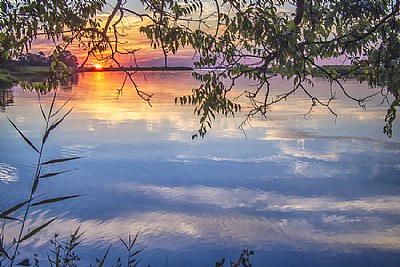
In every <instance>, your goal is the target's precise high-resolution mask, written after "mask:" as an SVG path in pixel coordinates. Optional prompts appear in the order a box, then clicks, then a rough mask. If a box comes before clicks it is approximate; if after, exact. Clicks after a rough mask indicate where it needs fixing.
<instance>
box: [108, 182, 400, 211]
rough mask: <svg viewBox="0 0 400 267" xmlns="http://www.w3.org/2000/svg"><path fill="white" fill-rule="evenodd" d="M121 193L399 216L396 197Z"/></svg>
mask: <svg viewBox="0 0 400 267" xmlns="http://www.w3.org/2000/svg"><path fill="white" fill-rule="evenodd" d="M115 186H116V187H117V188H118V189H117V190H118V191H120V192H125V193H135V192H136V193H139V194H141V195H144V196H149V197H152V198H158V199H162V200H166V201H171V202H179V203H194V204H205V205H213V206H216V207H219V208H222V209H234V208H249V209H254V210H257V211H281V212H298V211H301V212H304V211H307V212H354V211H364V212H384V213H389V214H399V213H400V197H399V196H374V197H362V198H358V199H352V200H342V199H339V198H335V197H301V196H287V195H282V194H279V193H274V192H265V191H262V190H251V189H246V188H241V187H239V188H221V187H219V188H218V187H206V186H192V187H167V186H156V185H143V184H135V183H121V184H118V185H115Z"/></svg>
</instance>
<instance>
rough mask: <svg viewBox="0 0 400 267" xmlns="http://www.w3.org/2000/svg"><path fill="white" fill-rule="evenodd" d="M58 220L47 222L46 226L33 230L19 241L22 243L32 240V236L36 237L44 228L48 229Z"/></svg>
mask: <svg viewBox="0 0 400 267" xmlns="http://www.w3.org/2000/svg"><path fill="white" fill-rule="evenodd" d="M57 218H58V217H56V218H53V219H51V220H50V221H48V222H46V223H45V224H42V225H41V226H39V227H37V228H35V229H33V230H32V231H30V232H29V233H28V234H26V235H25V236H24V237H23V238H21V239H20V240H19V243H22V242H23V241H25V240H27V239H29V238H31V237H32V236H34V235H36V234H37V233H39V232H40V231H41V230H42V229H43V228H45V227H47V226H48V225H49V224H50V223H52V222H54V221H55V220H56V219H57Z"/></svg>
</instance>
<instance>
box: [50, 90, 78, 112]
mask: <svg viewBox="0 0 400 267" xmlns="http://www.w3.org/2000/svg"><path fill="white" fill-rule="evenodd" d="M75 95H76V93H75V94H74V95H73V96H71V97H70V98H68V100H67V101H65V102H64V104H63V105H62V106H61V107H60V108H59V109H58V110H57V111H56V112H54V113H53V114H52V115H51V117H54V116H56V115H57V114H58V113H59V112H60V111H61V110H62V109H63V108H64V107H65V105H67V104H68V102H69V101H71V99H72V98H74V97H75Z"/></svg>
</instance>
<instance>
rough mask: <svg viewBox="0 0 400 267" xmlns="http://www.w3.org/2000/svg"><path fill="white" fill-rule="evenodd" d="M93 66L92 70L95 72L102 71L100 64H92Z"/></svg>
mask: <svg viewBox="0 0 400 267" xmlns="http://www.w3.org/2000/svg"><path fill="white" fill-rule="evenodd" d="M93 66H94V68H95V69H96V70H102V69H103V66H102V65H101V64H99V63H96V64H94V65H93Z"/></svg>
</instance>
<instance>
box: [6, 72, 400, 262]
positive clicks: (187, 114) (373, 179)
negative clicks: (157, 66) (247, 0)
mask: <svg viewBox="0 0 400 267" xmlns="http://www.w3.org/2000/svg"><path fill="white" fill-rule="evenodd" d="M122 81H123V75H122V74H121V73H118V72H112V73H111V72H109V73H102V72H95V73H83V74H80V76H79V79H78V84H77V85H73V86H72V87H69V88H64V89H63V90H61V91H59V95H58V98H57V99H58V100H57V106H61V105H62V104H63V103H64V101H65V100H67V99H68V98H70V97H71V96H73V98H72V100H71V101H70V102H69V103H68V104H67V107H68V108H69V107H74V109H73V112H72V113H71V114H70V115H69V116H68V118H67V119H66V120H65V122H63V123H62V125H61V126H60V127H58V128H57V129H56V130H55V131H54V134H53V135H52V136H51V137H50V139H49V141H48V144H47V146H46V149H45V160H46V159H52V158H59V157H74V156H85V157H84V158H82V159H80V160H78V161H74V162H69V163H64V164H59V165H57V166H56V165H53V166H51V167H48V169H46V170H47V171H49V172H54V171H61V170H65V169H76V170H75V171H73V172H69V173H66V174H63V175H60V176H57V177H54V178H51V179H47V180H45V181H43V182H42V183H41V184H40V188H39V191H40V192H39V193H45V194H46V197H56V196H60V195H73V194H83V195H84V196H82V197H80V198H79V199H73V200H68V201H64V202H61V203H58V204H55V205H49V206H48V207H45V206H41V207H40V209H39V208H36V209H33V211H34V216H33V219H32V220H31V221H30V222H31V223H33V224H34V225H39V224H40V223H44V222H45V221H47V220H49V219H50V218H53V217H54V216H57V215H60V218H59V219H58V220H57V222H56V223H53V224H51V225H50V226H49V228H47V231H44V232H42V234H41V235H39V236H37V237H36V238H34V239H32V240H31V242H30V243H29V245H28V247H27V248H26V249H25V250H23V252H22V253H23V255H22V256H21V257H23V256H26V257H32V255H33V252H39V257H40V259H42V260H44V259H45V258H46V254H45V249H49V248H50V243H49V239H50V238H51V237H52V235H53V234H54V233H60V235H61V236H68V234H69V233H70V232H71V231H73V230H75V229H76V228H77V227H78V226H80V227H81V229H82V230H83V231H85V234H84V237H83V242H82V244H81V245H80V248H79V249H78V250H77V253H78V254H79V255H81V256H82V262H83V264H82V266H88V264H89V263H94V262H95V258H96V257H100V256H101V254H104V252H105V250H106V249H107V247H108V246H109V245H110V243H111V244H112V248H111V251H110V253H111V255H110V257H109V260H108V262H107V266H111V265H114V266H115V263H116V260H115V259H116V258H117V256H121V257H125V252H124V251H123V248H122V244H121V242H119V241H118V240H119V236H120V237H122V238H124V237H127V236H128V234H129V233H131V234H136V232H137V231H138V230H139V229H140V235H139V239H138V242H137V246H136V248H137V249H140V248H145V249H144V251H143V252H141V253H140V254H139V256H138V258H140V259H142V266H147V264H151V266H215V262H216V261H218V260H220V259H221V258H223V257H226V258H227V259H236V258H237V257H238V256H239V255H240V251H241V250H242V249H247V248H248V249H252V250H254V251H255V255H254V256H253V257H252V261H253V263H254V264H255V266H398V264H399V262H400V175H399V174H400V159H399V154H400V138H399V137H400V127H399V126H398V124H397V125H396V126H395V129H394V137H393V138H392V139H390V140H389V139H387V138H386V137H385V136H384V135H383V134H382V128H383V124H384V121H383V118H384V115H385V112H386V111H385V110H386V107H385V106H378V104H379V103H380V102H381V99H380V98H379V97H378V98H376V99H373V100H372V101H371V102H369V103H368V106H367V110H362V109H360V108H359V107H358V105H357V104H356V103H353V102H351V101H347V100H346V98H345V97H344V96H343V95H341V93H340V90H339V89H338V88H335V87H334V88H333V90H335V91H337V98H338V101H336V102H334V103H333V104H332V107H333V108H334V110H335V111H336V112H337V113H338V114H339V117H338V118H337V120H336V122H335V118H334V117H333V116H332V115H331V114H330V113H329V112H328V111H327V110H326V109H323V108H316V109H315V110H314V112H313V113H312V115H311V116H308V117H306V118H305V117H304V116H303V114H304V113H306V112H307V111H308V109H309V107H310V104H311V102H310V100H308V99H307V98H306V96H305V95H303V94H301V93H300V92H299V93H298V94H296V95H294V96H293V97H291V98H289V99H288V101H285V102H282V103H281V104H279V105H276V106H275V107H274V108H273V111H272V112H271V113H270V114H269V116H268V117H267V118H266V119H261V118H253V119H252V120H251V126H247V127H246V128H245V130H246V136H247V138H245V136H244V134H243V132H242V131H241V130H239V129H238V126H239V124H240V123H241V122H242V121H243V119H244V117H245V113H243V114H239V116H236V117H235V118H234V119H232V118H228V119H225V118H218V119H217V120H216V121H215V123H214V128H213V130H212V131H210V132H209V133H208V134H207V136H206V138H205V139H199V140H193V141H192V140H191V135H192V134H194V133H196V131H197V129H198V126H199V124H198V121H199V118H198V117H196V116H194V115H193V107H182V106H175V105H174V98H175V96H180V95H185V94H189V93H190V92H191V89H192V88H193V87H195V86H196V83H195V82H194V81H193V80H192V78H191V73H190V72H148V73H146V79H144V77H143V75H142V74H141V75H138V76H137V77H136V81H137V83H138V84H139V85H140V88H141V89H142V90H143V91H146V92H148V93H152V94H154V97H153V100H152V105H153V107H150V106H149V105H147V104H146V103H145V102H144V101H142V100H140V99H139V98H138V97H137V95H136V93H135V92H134V90H133V88H131V87H127V88H125V89H124V92H123V96H122V97H120V98H119V99H118V100H117V99H116V89H117V88H119V87H120V85H121V83H122ZM249 86H252V85H251V84H250V85H249V84H246V83H245V82H242V83H239V85H238V89H237V91H235V92H233V93H234V94H236V93H237V94H238V95H239V93H240V92H241V90H244V89H249ZM273 86H274V88H276V89H277V91H274V93H273V94H279V93H280V92H281V90H282V89H287V88H291V86H292V85H291V83H290V82H285V81H282V80H280V79H276V80H274V81H273ZM346 86H347V88H349V90H351V91H350V92H351V93H352V94H353V95H355V96H357V97H358V96H362V95H366V94H367V93H371V92H372V90H371V89H368V87H367V86H365V85H359V84H357V83H356V82H352V81H349V82H348V83H347V84H346ZM311 90H312V92H313V93H315V94H316V95H322V93H323V92H327V91H328V90H329V84H328V83H327V82H324V81H322V80H316V81H315V87H314V88H312V89H311ZM1 94H2V97H1V98H0V99H1V101H2V104H3V106H4V105H5V104H7V105H6V107H3V108H2V113H4V114H6V115H7V116H9V117H10V118H11V119H12V120H13V121H14V122H15V123H16V124H17V125H18V126H19V127H20V129H21V130H23V132H24V134H25V135H26V136H28V137H29V138H31V140H32V141H33V142H35V143H36V144H39V143H40V140H41V135H42V131H43V125H44V124H43V120H42V119H41V113H40V109H39V105H38V100H37V96H36V95H35V94H33V93H29V92H23V91H22V90H21V89H20V88H19V87H13V88H12V89H11V90H9V91H2V93H1ZM42 101H43V102H44V105H45V106H48V105H49V101H50V96H45V97H43V99H42ZM243 101H245V100H244V99H243ZM0 151H1V154H0V209H5V208H7V207H10V206H11V205H13V204H16V203H18V202H19V201H22V200H25V199H26V198H27V197H28V193H29V188H30V185H31V181H32V176H33V172H34V167H35V166H34V165H35V162H36V158H35V156H36V155H35V153H33V152H32V151H31V149H30V148H29V147H28V146H27V145H26V144H25V143H24V142H23V141H22V140H21V138H20V137H19V135H18V133H16V131H15V130H14V129H13V127H12V126H11V125H10V123H8V121H7V119H6V118H5V116H3V115H0ZM8 227H9V228H7V229H8V232H7V235H6V238H9V239H10V238H11V237H12V233H13V231H16V227H15V225H13V224H10V225H8Z"/></svg>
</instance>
